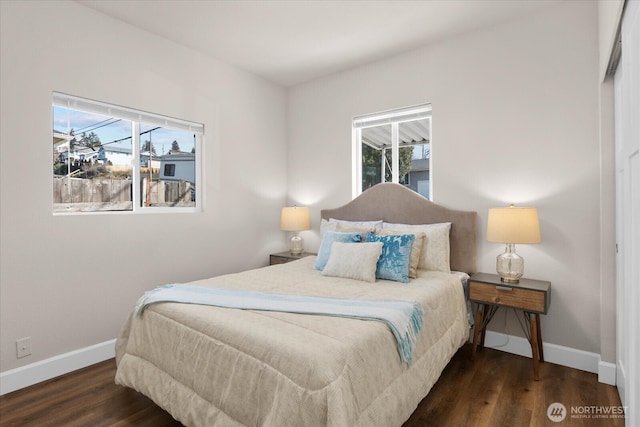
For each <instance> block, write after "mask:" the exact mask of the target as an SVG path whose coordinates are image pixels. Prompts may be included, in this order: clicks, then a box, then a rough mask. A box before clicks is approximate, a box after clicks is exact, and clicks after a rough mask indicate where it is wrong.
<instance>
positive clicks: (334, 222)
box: [320, 218, 382, 236]
mask: <svg viewBox="0 0 640 427" xmlns="http://www.w3.org/2000/svg"><path fill="white" fill-rule="evenodd" d="M338 224H340V226H341V228H366V229H374V228H376V227H378V228H380V227H382V220H376V221H347V220H343V219H335V218H329V221H327V220H326V219H324V218H323V219H321V220H320V236H322V235H323V234H324V232H325V231H327V230H331V231H336V230H338ZM338 231H339V230H338Z"/></svg>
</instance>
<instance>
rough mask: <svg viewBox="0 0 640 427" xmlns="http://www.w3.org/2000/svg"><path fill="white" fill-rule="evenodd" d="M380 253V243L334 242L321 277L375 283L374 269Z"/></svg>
mask: <svg viewBox="0 0 640 427" xmlns="http://www.w3.org/2000/svg"><path fill="white" fill-rule="evenodd" d="M381 253H382V242H373V243H356V244H354V243H341V242H334V243H333V244H332V245H331V255H330V256H329V261H327V265H326V266H325V267H324V270H322V275H323V276H331V277H344V278H346V279H355V280H362V281H365V282H375V281H376V267H377V264H378V258H380V254H381Z"/></svg>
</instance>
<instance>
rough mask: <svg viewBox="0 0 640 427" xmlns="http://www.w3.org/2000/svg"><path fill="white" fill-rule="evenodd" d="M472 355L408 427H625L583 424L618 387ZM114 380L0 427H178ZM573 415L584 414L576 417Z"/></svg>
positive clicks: (0, 402) (40, 397) (50, 387)
mask: <svg viewBox="0 0 640 427" xmlns="http://www.w3.org/2000/svg"><path fill="white" fill-rule="evenodd" d="M470 354H471V346H470V345H465V346H464V347H463V348H461V349H460V350H459V351H458V353H457V354H456V355H455V356H454V357H453V359H452V361H451V362H450V363H449V365H448V366H447V368H446V369H445V371H444V372H443V373H442V376H441V377H440V379H439V380H438V382H437V383H436V384H435V386H434V387H433V389H432V390H431V392H430V393H429V395H428V396H427V397H426V398H425V399H424V400H423V401H422V402H421V403H420V405H419V406H418V408H417V409H416V411H415V412H414V413H413V415H412V416H411V418H410V419H409V420H408V421H407V422H406V423H405V424H404V426H403V427H425V426H438V427H442V426H465V427H466V426H491V427H495V426H509V427H518V426H535V427H537V426H588V427H599V426H624V419H622V418H601V417H602V414H599V415H598V414H597V416H598V417H600V418H597V417H596V416H594V415H592V416H591V417H589V418H587V417H586V414H585V411H586V410H588V411H590V412H594V411H597V410H600V411H606V410H608V409H606V408H610V407H616V408H617V407H619V406H620V399H619V397H618V393H617V390H616V388H615V387H612V386H608V385H605V384H601V383H598V379H597V376H596V375H595V374H591V373H588V372H584V371H579V370H576V369H570V368H566V367H562V366H559V365H554V364H552V363H548V362H547V363H543V364H542V365H541V366H540V381H533V373H532V368H531V359H529V358H525V357H520V356H515V355H512V354H508V353H504V352H501V351H497V350H492V349H483V350H481V351H480V352H479V353H478V355H477V357H476V360H475V362H473V361H471V360H470V359H469V356H470ZM114 374H115V361H114V360H108V361H105V362H102V363H99V364H96V365H93V366H90V367H88V368H85V369H82V370H79V371H76V372H73V373H70V374H67V375H64V376H61V377H58V378H54V379H52V380H49V381H46V382H43V383H41V384H37V385H34V386H31V387H28V388H26V389H23V390H18V391H16V392H13V393H9V394H6V395H4V396H0V425H1V426H39V427H40V426H56V427H57V426H83V427H84V426H92V427H94V426H154V427H160V426H180V425H181V424H180V423H178V422H177V421H175V420H173V418H171V416H170V415H169V414H167V413H166V412H165V411H163V410H162V409H160V408H159V407H157V406H156V405H154V403H153V402H151V401H150V400H149V399H147V398H146V397H144V396H143V395H141V394H139V393H137V392H135V391H133V390H130V389H127V388H124V387H121V386H118V385H115V384H114V382H113V377H114ZM555 402H558V403H562V404H563V405H564V406H565V407H566V410H567V412H568V414H567V416H566V418H565V419H564V420H563V421H561V422H557V423H556V422H552V421H551V420H550V419H549V418H548V417H547V408H548V407H549V405H551V404H552V403H555ZM572 408H573V411H574V412H580V414H575V413H574V416H573V417H572V414H571V412H572ZM598 408H601V409H598ZM602 408H604V409H602ZM576 415H580V416H581V418H578V417H577V416H576ZM345 427H348V426H345Z"/></svg>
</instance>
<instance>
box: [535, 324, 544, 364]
mask: <svg viewBox="0 0 640 427" xmlns="http://www.w3.org/2000/svg"><path fill="white" fill-rule="evenodd" d="M536 328H537V330H538V355H539V356H540V361H541V362H544V352H543V351H542V328H541V327H540V315H539V314H538V313H536Z"/></svg>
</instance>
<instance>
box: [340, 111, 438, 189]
mask: <svg viewBox="0 0 640 427" xmlns="http://www.w3.org/2000/svg"><path fill="white" fill-rule="evenodd" d="M431 112H432V107H431V104H420V105H414V106H410V107H406V108H398V109H395V110H387V111H382V112H378V113H373V114H367V115H363V116H356V117H354V118H353V121H352V132H351V141H352V147H351V155H352V159H353V167H352V171H353V174H352V179H351V182H352V186H351V196H352V198H354V199H355V198H356V197H357V196H359V195H360V194H361V193H362V143H363V142H362V129H363V128H368V127H374V126H380V125H385V124H390V125H391V149H392V159H391V162H392V165H391V167H392V169H393V170H392V171H391V173H392V176H391V181H392V182H395V183H397V182H398V181H399V178H400V177H399V169H400V168H399V162H400V158H399V155H398V149H399V125H400V123H403V122H410V121H414V120H420V119H428V120H429V129H431V135H433V127H432V120H431ZM431 150H432V153H433V145H432V146H431ZM429 170H432V165H431V157H430V158H429ZM382 176H384V174H382ZM429 194H430V195H431V199H432V200H433V179H432V178H431V179H429Z"/></svg>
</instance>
